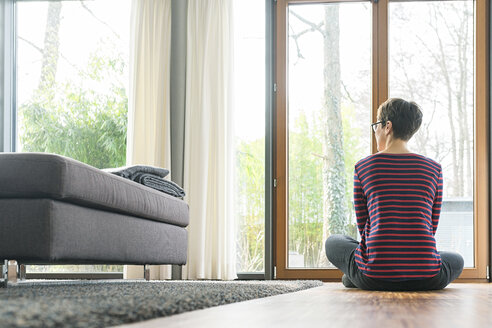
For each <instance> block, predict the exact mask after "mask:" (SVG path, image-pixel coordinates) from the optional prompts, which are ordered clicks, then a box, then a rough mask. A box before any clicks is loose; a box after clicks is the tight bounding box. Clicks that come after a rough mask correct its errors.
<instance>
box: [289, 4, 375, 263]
mask: <svg viewBox="0 0 492 328" xmlns="http://www.w3.org/2000/svg"><path fill="white" fill-rule="evenodd" d="M371 8H372V5H371V3H362V2H361V3H343V4H321V5H320V4H308V5H291V6H290V7H289V14H288V21H289V25H288V33H289V38H288V46H289V48H288V49H289V52H288V86H289V87H288V120H289V121H288V124H289V126H288V127H289V134H288V147H289V150H288V155H289V161H288V165H289V180H288V182H289V221H288V222H289V225H288V233H289V242H288V247H289V263H288V266H289V267H291V268H319V267H333V266H332V265H331V264H330V263H329V262H328V260H327V259H326V256H325V252H324V241H325V240H326V238H327V237H328V236H329V235H330V234H338V233H344V234H347V235H350V236H352V237H354V238H358V233H357V228H356V223H355V222H356V221H355V212H354V206H353V176H354V164H355V163H356V162H357V161H358V160H359V159H361V158H362V157H364V156H367V155H369V154H370V140H371V130H370V127H369V124H370V113H371V83H372V78H371V75H372V74H371V73H372V70H371V67H372V66H371V59H372V56H371V49H372V48H371V42H372V41H371V30H372V23H371V18H372V9H371ZM354 22H357V24H354Z"/></svg>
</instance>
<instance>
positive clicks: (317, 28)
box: [290, 10, 325, 37]
mask: <svg viewBox="0 0 492 328" xmlns="http://www.w3.org/2000/svg"><path fill="white" fill-rule="evenodd" d="M290 13H291V14H292V15H294V17H296V18H297V19H298V20H300V21H301V22H303V23H304V24H306V25H308V26H311V30H312V31H318V32H319V33H321V35H322V36H323V37H325V31H323V29H322V28H321V27H322V26H323V25H324V23H323V22H321V23H319V24H315V23H313V22H310V21H308V20H307V19H305V18H304V17H302V16H300V15H298V14H297V13H296V12H295V11H293V10H291V11H290Z"/></svg>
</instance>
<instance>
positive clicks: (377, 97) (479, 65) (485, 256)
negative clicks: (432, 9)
mask: <svg viewBox="0 0 492 328" xmlns="http://www.w3.org/2000/svg"><path fill="white" fill-rule="evenodd" d="M364 1H371V2H372V10H373V12H372V16H373V21H372V24H373V25H372V38H373V40H372V45H373V47H372V113H371V117H372V119H373V122H375V121H376V115H377V108H378V106H379V104H381V103H382V102H383V101H385V100H386V99H387V98H388V67H389V63H388V7H389V6H388V4H389V2H390V1H392V0H278V1H277V11H276V13H277V23H276V37H277V40H276V52H277V55H276V59H277V63H276V84H277V93H276V107H275V111H276V113H275V120H276V122H275V127H276V130H275V137H276V152H275V154H274V160H275V164H274V166H275V175H274V176H275V178H276V179H277V187H276V189H275V201H276V205H275V211H276V218H275V219H276V227H275V233H276V245H275V246H276V252H275V253H276V263H275V265H276V277H277V279H321V280H324V281H339V280H340V278H341V276H342V272H341V271H340V270H338V269H309V268H305V269H304V268H302V269H290V268H288V265H287V264H288V188H287V187H288V153H287V149H288V128H287V127H288V121H287V116H288V114H287V82H288V80H287V71H288V66H287V65H288V63H287V50H288V48H287V47H288V44H287V41H288V40H287V37H288V35H287V28H288V26H287V24H288V22H287V15H288V6H289V5H290V4H314V3H318V4H319V3H341V2H364ZM393 1H395V2H402V1H409V2H410V1H411V0H393ZM414 1H415V0H414ZM416 1H419V0H416ZM427 1H428V0H427ZM441 1H447V0H441ZM474 3H475V40H474V41H475V42H474V44H475V49H474V54H475V58H474V60H475V72H474V73H475V74H474V77H475V80H474V87H475V92H474V96H475V99H474V100H475V101H474V104H475V122H474V125H475V129H474V133H475V135H474V140H475V142H474V179H475V180H474V187H473V190H474V195H473V196H474V203H473V209H474V218H473V220H474V237H475V239H474V241H475V243H474V257H475V261H474V264H475V267H473V268H465V269H464V270H463V273H462V274H461V275H460V278H459V280H460V281H487V279H488V278H489V277H488V270H489V269H488V268H489V259H490V258H489V250H490V247H489V246H490V244H489V234H488V233H489V221H490V218H489V203H488V201H489V156H490V153H489V151H490V150H489V139H488V138H489V136H488V133H487V128H488V124H489V116H488V112H489V17H490V16H489V10H490V8H489V2H488V1H487V0H474ZM369 123H370V122H368V124H369ZM371 149H372V153H376V152H377V145H376V140H375V137H374V135H373V136H372V138H371Z"/></svg>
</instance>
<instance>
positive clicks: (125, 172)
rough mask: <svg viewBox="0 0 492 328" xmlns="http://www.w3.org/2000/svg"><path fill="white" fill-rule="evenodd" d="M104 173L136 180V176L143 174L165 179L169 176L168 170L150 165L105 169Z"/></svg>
mask: <svg viewBox="0 0 492 328" xmlns="http://www.w3.org/2000/svg"><path fill="white" fill-rule="evenodd" d="M103 171H105V172H109V173H113V174H116V175H119V176H120V177H123V178H127V179H130V180H135V176H136V175H138V174H141V173H148V174H152V175H156V176H158V177H161V178H164V177H165V176H167V175H168V174H169V170H168V169H163V168H160V167H155V166H150V165H132V166H124V167H118V168H111V169H104V170H103Z"/></svg>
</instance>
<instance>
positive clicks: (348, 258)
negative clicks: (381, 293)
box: [325, 235, 464, 291]
mask: <svg viewBox="0 0 492 328" xmlns="http://www.w3.org/2000/svg"><path fill="white" fill-rule="evenodd" d="M357 246H359V242H358V241H357V240H355V239H353V238H352V237H349V236H344V235H332V236H330V237H329V238H328V239H327V240H326V243H325V250H326V256H327V257H328V260H329V261H330V262H331V263H332V264H333V265H335V266H336V267H337V268H339V269H340V270H342V272H343V273H344V274H345V277H344V278H343V279H342V281H343V284H344V285H345V286H346V287H358V288H360V289H366V290H400V291H401V290H435V289H443V288H444V287H446V286H447V285H448V284H449V283H450V282H451V281H453V280H455V279H456V278H458V276H459V275H460V274H461V271H463V264H464V262H463V257H462V256H461V255H460V254H458V253H453V252H439V254H440V255H441V260H442V265H441V271H440V272H439V273H438V274H437V275H436V276H434V277H432V278H426V279H422V280H408V281H401V282H392V281H387V280H382V279H375V278H370V277H367V276H366V275H364V274H363V273H362V272H361V271H360V270H359V268H358V267H357V264H356V263H355V255H354V253H355V249H356V248H357Z"/></svg>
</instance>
